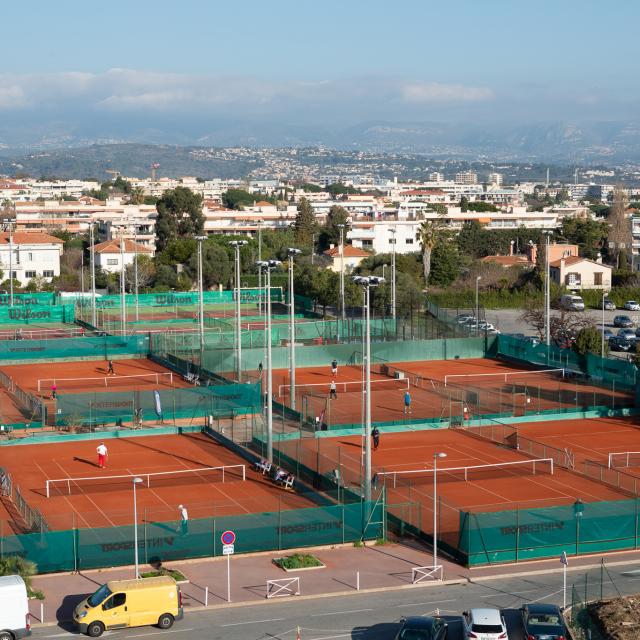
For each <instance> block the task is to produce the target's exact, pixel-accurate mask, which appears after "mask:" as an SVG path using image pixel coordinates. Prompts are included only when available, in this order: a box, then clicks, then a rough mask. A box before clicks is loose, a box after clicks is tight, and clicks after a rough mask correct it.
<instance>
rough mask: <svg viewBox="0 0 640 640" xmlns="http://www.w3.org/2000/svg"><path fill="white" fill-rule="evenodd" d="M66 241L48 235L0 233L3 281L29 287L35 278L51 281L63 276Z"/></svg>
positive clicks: (16, 232)
mask: <svg viewBox="0 0 640 640" xmlns="http://www.w3.org/2000/svg"><path fill="white" fill-rule="evenodd" d="M63 245H64V242H63V241H62V240H60V238H56V237H54V236H52V235H49V234H48V233H41V232H35V233H27V232H24V231H15V232H12V233H11V234H9V233H7V232H2V233H0V269H2V271H3V272H4V278H8V277H9V273H10V272H11V274H12V276H13V278H14V279H15V280H18V281H19V282H20V283H21V284H25V285H26V284H28V283H29V281H30V280H31V279H33V278H36V277H40V278H44V279H45V280H47V281H48V282H51V279H52V278H54V277H55V276H59V275H60V256H61V255H62V249H63Z"/></svg>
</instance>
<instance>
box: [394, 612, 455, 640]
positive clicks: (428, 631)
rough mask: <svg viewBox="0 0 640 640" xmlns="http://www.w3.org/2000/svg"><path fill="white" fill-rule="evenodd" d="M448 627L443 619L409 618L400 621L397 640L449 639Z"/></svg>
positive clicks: (428, 617)
mask: <svg viewBox="0 0 640 640" xmlns="http://www.w3.org/2000/svg"><path fill="white" fill-rule="evenodd" d="M447 627H448V625H447V623H446V622H445V621H444V620H443V619H442V618H437V617H436V618H432V617H430V616H409V617H408V618H403V619H402V620H401V621H400V631H398V635H397V636H396V640H444V639H445V638H446V637H447Z"/></svg>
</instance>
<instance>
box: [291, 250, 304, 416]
mask: <svg viewBox="0 0 640 640" xmlns="http://www.w3.org/2000/svg"><path fill="white" fill-rule="evenodd" d="M300 253H302V251H300V249H295V248H293V247H289V249H288V254H289V349H290V357H289V398H290V400H289V405H290V407H291V408H292V409H294V410H295V408H296V325H295V304H294V291H293V259H294V257H295V256H297V255H299V254H300Z"/></svg>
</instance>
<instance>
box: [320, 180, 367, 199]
mask: <svg viewBox="0 0 640 640" xmlns="http://www.w3.org/2000/svg"><path fill="white" fill-rule="evenodd" d="M325 191H328V192H329V193H330V194H331V195H332V196H333V197H334V198H335V197H336V196H342V195H347V194H350V195H355V194H358V193H360V192H359V191H358V190H357V189H355V188H354V187H349V186H347V185H346V184H342V182H334V183H333V184H330V185H329V186H328V187H327V188H326V189H325Z"/></svg>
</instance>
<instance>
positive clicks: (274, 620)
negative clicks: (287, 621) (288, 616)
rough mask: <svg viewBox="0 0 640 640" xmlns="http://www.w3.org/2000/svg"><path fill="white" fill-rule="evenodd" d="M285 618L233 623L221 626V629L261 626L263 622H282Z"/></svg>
mask: <svg viewBox="0 0 640 640" xmlns="http://www.w3.org/2000/svg"><path fill="white" fill-rule="evenodd" d="M281 620H284V618H269V619H268V620H248V621H247V622H232V623H231V624H221V625H220V626H221V627H238V626H240V625H241V624H260V623H261V622H280V621H281Z"/></svg>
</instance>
